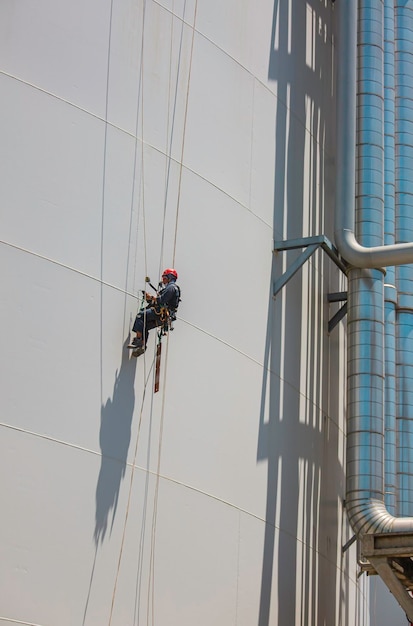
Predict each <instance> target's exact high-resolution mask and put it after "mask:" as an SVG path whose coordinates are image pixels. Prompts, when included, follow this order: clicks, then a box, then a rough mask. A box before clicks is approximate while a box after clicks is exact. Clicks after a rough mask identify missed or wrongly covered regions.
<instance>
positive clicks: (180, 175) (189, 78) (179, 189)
mask: <svg viewBox="0 0 413 626" xmlns="http://www.w3.org/2000/svg"><path fill="white" fill-rule="evenodd" d="M197 11H198V0H196V2H195V10H194V25H193V28H192V41H191V53H190V62H189V70H188V85H187V90H186V100H185V114H184V127H183V131H182V148H181V158H180V166H179V183H178V198H177V202H176V220H175V236H174V248H173V256H172V265H173V266H174V265H175V254H176V240H177V235H178V220H179V205H180V201H181V183H182V170H183V159H184V149H185V139H186V122H187V118H188V102H189V88H190V83H191V75H192V60H193V52H194V40H195V26H196V16H197Z"/></svg>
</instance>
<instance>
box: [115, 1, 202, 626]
mask: <svg viewBox="0 0 413 626" xmlns="http://www.w3.org/2000/svg"><path fill="white" fill-rule="evenodd" d="M197 6H198V0H196V3H195V10H194V22H193V29H192V41H191V50H190V62H189V71H188V83H187V90H186V101H185V112H184V122H183V135H182V146H181V158H180V168H179V179H178V195H177V202H176V215H175V228H174V239H173V255H172V261H173V264H175V257H176V243H177V232H178V221H179V205H180V198H181V187H182V173H183V155H184V147H185V135H186V124H187V116H188V101H189V89H190V80H191V71H192V59H193V49H194V38H195V24H196V15H197ZM145 9H146V0H145V2H144V4H143V15H142V44H141V79H140V80H141V86H140V95H141V107H140V114H141V129H142V140H141V209H142V228H143V241H144V258H145V274H147V242H146V214H145V185H144V181H145V178H144V141H143V139H144V137H143V129H144V111H143V106H144V105H143V102H144V97H143V67H144V31H145ZM173 22H174V18H173V17H172V19H171V52H170V59H172V39H173ZM183 29H184V22H183V21H182V31H183ZM181 48H182V37H181V43H180V50H179V58H180V55H181ZM179 71H180V63H179V64H178V76H179ZM171 76H172V61H171V60H170V71H169V95H168V125H167V132H168V133H169V130H170V115H169V109H170V105H171ZM178 76H177V81H176V91H175V96H174V110H173V117H174V116H175V110H176V101H177V92H178ZM138 119H139V114H138V116H137V124H136V141H135V165H136V160H137V135H138V132H137V131H138V125H139V123H138ZM172 142H173V126H172V130H171V131H170V141H169V149H168V151H167V152H168V153H167V155H166V156H167V163H166V181H165V197H164V212H163V224H162V240H161V250H160V255H159V267H160V268H161V263H162V262H163V254H164V243H165V223H166V213H167V200H168V193H169V179H170V168H171V160H172V158H171V152H172ZM132 197H133V196H132ZM138 227H139V222H138ZM137 248H138V246H137V247H136V253H135V267H136V266H137ZM160 272H161V269H159V273H160ZM159 315H160V316H161V321H162V322H163V323H164V324H167V325H168V329H169V328H170V317H169V311H168V310H167V309H166V308H165V307H162V308H161V309H160V312H159ZM145 323H146V319H145ZM162 330H164V326H162V327H161V334H160V336H159V337H158V339H159V341H161V337H162ZM145 331H146V328H144V333H145ZM159 345H160V344H159ZM168 349H169V335H167V342H166V355H165V364H164V378H165V379H166V374H167V369H168V367H167V364H168ZM157 355H158V347H156V354H155V356H154V358H153V360H152V362H151V364H150V367H149V370H148V372H146V355H145V354H144V359H143V361H144V368H145V369H144V380H145V383H144V389H143V396H142V403H141V407H140V413H139V422H138V432H137V436H136V442H135V450H134V457H133V462H132V468H131V477H130V483H129V492H128V500H127V505H126V512H125V519H124V524H123V532H122V540H121V546H120V551H119V558H118V564H117V570H116V576H115V582H114V588H113V593H112V602H111V610H110V617H109V624H108V626H110V625H111V622H112V616H113V609H114V605H115V599H116V590H117V584H118V578H119V571H120V566H121V562H122V556H123V549H124V543H125V535H126V527H127V521H128V518H129V511H130V505H131V497H132V487H133V481H134V475H135V468H136V458H137V451H138V443H139V437H140V431H141V424H142V416H143V409H144V405H145V399H146V394H147V385H148V382H149V379H150V377H151V375H152V374H153V376H154V377H155V382H156V372H155V368H154V364H155V362H156V358H157ZM153 394H154V385H153V384H152V393H151V409H150V420H152V411H153ZM165 398H166V395H165V385H164V388H163V391H162V404H161V413H160V423H159V438H158V458H157V469H156V481H155V490H154V499H153V513H152V524H151V544H150V562H149V584H148V593H147V602H148V604H147V623H148V624H149V623H150V621H151V623H152V624H154V621H155V552H156V526H157V514H158V501H159V483H160V467H161V458H162V441H163V431H164V419H165ZM142 524H144V520H142ZM141 541H142V537H141ZM142 558H143V557H142Z"/></svg>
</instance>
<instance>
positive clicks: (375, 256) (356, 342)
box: [335, 0, 413, 536]
mask: <svg viewBox="0 0 413 626" xmlns="http://www.w3.org/2000/svg"><path fill="white" fill-rule="evenodd" d="M376 2H377V4H373V3H372V2H370V0H367V4H364V5H363V6H364V8H365V9H366V13H365V14H363V13H362V16H363V24H362V28H366V29H367V28H368V25H369V15H368V13H369V11H371V10H373V9H374V7H378V10H379V12H380V4H381V3H380V0H376ZM339 11H340V14H339V19H338V23H339V33H338V37H339V42H338V43H339V49H338V60H339V67H338V85H337V87H338V137H337V141H338V146H337V147H338V159H337V176H338V179H337V196H336V216H335V217H336V221H335V224H336V231H335V237H336V244H337V247H338V249H339V251H340V253H341V254H342V256H343V257H344V258H345V259H346V260H347V261H348V262H349V263H350V264H351V265H353V266H354V269H350V270H349V274H348V279H349V288H348V431H347V495H346V508H347V514H348V517H349V521H350V523H351V525H352V527H353V529H354V531H355V532H356V534H357V535H358V536H361V535H364V534H365V533H381V532H413V518H411V517H405V518H396V517H394V516H393V515H392V514H391V513H389V511H388V509H387V508H386V505H385V502H384V365H383V361H384V358H383V357H384V273H383V271H382V270H380V269H377V268H381V267H383V266H388V265H399V264H403V263H410V262H412V261H413V244H412V243H403V244H390V245H383V243H382V242H379V243H378V244H377V241H378V239H379V238H380V233H379V231H378V222H376V224H375V227H374V228H369V229H367V230H366V229H365V228H364V225H363V224H362V223H361V224H360V231H361V235H362V242H361V243H359V242H358V241H357V240H356V236H355V188H356V185H355V183H356V180H355V162H356V68H357V0H347V2H343V3H340V7H339ZM375 13H377V11H375ZM372 27H373V31H372V32H371V33H370V34H369V35H368V36H367V33H366V32H365V33H363V36H366V37H367V39H368V37H375V36H379V35H380V32H383V31H382V28H383V25H381V27H380V26H379V24H378V23H377V20H372ZM367 39H366V41H367ZM371 47H372V48H375V44H373V45H372V46H371ZM379 48H380V46H379ZM373 52H374V50H373ZM376 52H377V50H376ZM380 54H381V53H380V51H379V56H380ZM366 58H367V57H366ZM378 63H379V64H380V61H379V60H378ZM374 66H375V61H372V63H371V67H373V68H374ZM363 69H364V66H363V64H362V65H361V73H362V72H363ZM366 91H368V90H366ZM362 123H363V122H362ZM362 130H364V128H363V127H362ZM361 153H363V151H361ZM363 167H364V166H363ZM363 167H362V170H361V171H362V172H363ZM358 182H359V184H358V191H359V190H360V189H361V195H362V196H365V197H366V198H368V196H369V193H368V192H366V193H365V190H364V187H363V180H362V181H358ZM373 182H374V180H373ZM379 184H380V183H379ZM373 195H375V196H376V198H377V194H376V193H375V192H374V194H373ZM376 202H377V203H378V204H379V205H380V199H379V198H378V199H376ZM367 204H368V202H367ZM369 210H370V213H372V212H374V203H373V204H372V205H371V206H370V207H369ZM372 243H373V245H371V244H372Z"/></svg>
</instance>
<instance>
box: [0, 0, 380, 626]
mask: <svg viewBox="0 0 413 626" xmlns="http://www.w3.org/2000/svg"><path fill="white" fill-rule="evenodd" d="M335 32H336V16H335V11H334V5H333V4H331V3H330V2H329V1H322V2H320V1H319V0H317V1H315V0H308V1H307V2H305V1H304V0H288V1H287V2H285V3H282V2H278V0H242V1H240V0H226V1H225V2H222V1H221V0H156V1H155V0H99V1H98V0H86V1H82V2H81V1H80V0H72V1H71V2H68V1H64V0H58V1H56V0H53V1H52V0H25V2H20V3H19V2H14V1H12V0H3V1H2V2H1V5H0V100H1V109H2V115H1V117H0V130H1V132H0V136H1V185H0V199H1V201H0V223H1V237H0V239H1V241H0V263H1V268H2V270H1V277H2V280H1V283H2V298H1V305H0V312H1V327H2V339H1V356H2V358H1V382H2V393H1V417H0V434H1V436H0V451H1V453H0V459H1V460H0V468H1V471H0V485H1V498H2V515H1V519H2V523H1V529H2V530H1V533H0V555H1V558H0V589H1V593H0V624H1V625H2V626H3V625H4V626H8V625H9V624H25V625H31V626H125V625H126V624H128V625H129V626H148V625H150V626H166V625H168V626H170V625H178V624H179V626H194V624H196V625H197V626H211V624H214V626H228V625H229V624H234V625H236V626H253V625H256V626H270V625H271V626H285V625H286V624H289V625H293V624H295V625H302V626H319V625H321V624H326V625H328V626H331V625H333V624H336V625H337V626H338V625H340V626H350V625H351V626H361V625H364V624H368V620H369V618H368V587H367V584H366V577H365V576H362V577H358V576H357V555H356V546H355V544H352V545H350V546H349V547H348V549H347V550H345V551H344V552H343V550H342V547H343V546H344V545H346V544H347V542H349V540H350V539H351V536H352V533H351V530H350V528H349V525H348V522H347V519H346V514H345V510H344V508H343V499H344V489H345V477H344V451H345V426H344V414H345V369H346V365H345V320H342V321H341V322H340V323H339V324H337V325H336V326H335V328H334V329H332V330H331V332H330V333H329V332H328V320H329V319H330V318H331V317H332V316H333V315H334V313H335V312H336V311H337V309H338V306H339V305H338V304H337V303H332V304H328V300H327V295H328V294H329V293H335V292H341V291H344V290H345V289H346V284H345V277H344V276H343V274H342V272H341V271H340V269H339V268H338V267H336V265H335V264H334V263H333V262H332V261H331V259H330V258H329V257H328V256H327V255H325V254H324V252H323V251H322V250H321V249H320V250H318V251H316V252H315V253H314V254H313V255H312V256H311V258H310V259H309V261H308V262H307V263H305V264H304V265H303V267H302V268H301V270H300V271H299V272H297V274H296V275H295V276H294V277H293V278H292V279H291V280H290V281H289V282H288V284H287V285H286V286H285V287H284V288H283V289H282V290H281V291H280V292H279V293H278V294H277V296H276V298H274V297H273V283H274V281H275V280H276V279H277V278H278V277H279V276H280V275H281V274H282V273H283V272H284V271H285V270H287V268H288V267H290V265H291V264H292V263H294V261H295V260H296V259H297V258H298V256H299V255H300V253H301V251H300V250H293V251H290V252H288V253H287V252H278V253H276V254H274V253H273V249H274V243H273V242H274V240H275V241H280V240H285V239H288V240H291V239H295V238H301V237H308V236H313V235H320V234H323V235H325V236H327V237H329V238H330V239H331V238H332V233H333V223H332V219H333V218H332V213H333V211H332V209H333V201H334V188H335V170H334V163H335V122H336V120H335V106H336V98H335V64H336V58H335ZM165 267H175V268H176V269H177V271H178V274H179V279H178V284H179V285H180V287H181V290H182V301H181V303H180V306H179V310H178V314H177V320H176V322H175V324H174V330H173V332H169V334H167V335H165V336H164V337H162V359H161V366H160V388H159V391H158V392H157V393H154V378H155V362H156V359H155V354H156V344H157V334H156V331H154V330H152V331H151V332H150V337H149V343H148V349H147V351H146V352H145V354H144V355H142V356H140V357H139V358H134V357H132V356H131V353H130V351H129V350H128V349H127V345H128V343H129V341H130V338H131V336H132V333H131V328H132V324H133V321H134V317H135V314H136V311H137V309H138V307H139V303H140V299H141V292H142V290H145V289H146V290H147V291H149V292H150V293H152V294H153V293H154V292H153V291H152V290H151V288H150V287H149V285H148V284H147V283H145V278H146V277H150V279H151V282H152V284H154V285H155V286H157V285H158V281H159V280H160V276H161V273H162V270H163V269H164V268H165Z"/></svg>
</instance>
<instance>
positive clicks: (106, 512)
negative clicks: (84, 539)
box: [94, 341, 137, 546]
mask: <svg viewBox="0 0 413 626" xmlns="http://www.w3.org/2000/svg"><path fill="white" fill-rule="evenodd" d="M127 343H128V341H126V342H125V344H124V345H123V350H122V363H121V368H120V370H119V371H116V375H115V383H114V387H113V395H112V398H108V400H107V402H106V404H104V405H103V406H102V410H101V424H100V435H99V442H100V449H101V452H102V456H101V466H100V472H99V478H98V483H97V487H96V523H95V532H94V538H95V542H96V546H97V545H98V544H99V542H102V541H103V540H104V539H105V535H106V533H107V531H108V528H109V526H110V529H112V526H113V522H114V519H115V515H116V509H117V505H118V499H119V491H120V485H121V482H122V479H123V477H124V476H125V471H126V463H127V455H128V450H129V444H130V438H131V425H132V418H133V411H134V408H135V391H134V382H135V371H136V363H137V359H129V355H128V350H127V349H126V346H127Z"/></svg>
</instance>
